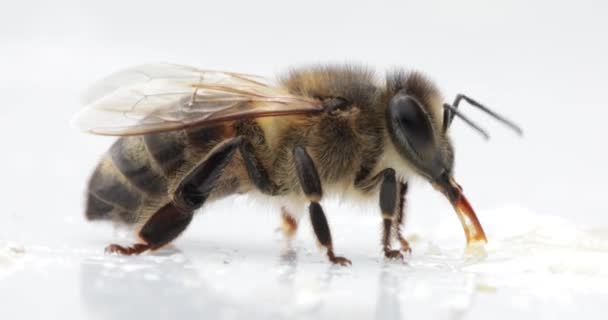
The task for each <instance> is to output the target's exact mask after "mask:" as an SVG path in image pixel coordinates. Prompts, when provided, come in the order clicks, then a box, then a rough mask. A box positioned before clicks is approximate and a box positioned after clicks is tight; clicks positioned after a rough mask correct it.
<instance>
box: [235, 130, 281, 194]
mask: <svg viewBox="0 0 608 320" xmlns="http://www.w3.org/2000/svg"><path fill="white" fill-rule="evenodd" d="M239 151H240V152H241V155H242V156H243V161H244V162H245V167H246V168H247V174H248V175H249V179H250V180H251V182H252V183H253V184H254V185H255V186H256V188H258V189H259V190H260V191H261V192H262V193H264V194H268V195H275V194H277V193H278V188H277V186H276V185H275V184H274V183H273V182H272V181H271V180H270V177H269V176H268V171H266V168H264V166H263V165H262V163H260V161H259V160H258V158H257V157H256V156H255V153H254V152H253V146H252V145H251V142H249V141H247V140H243V142H242V143H241V145H240V147H239Z"/></svg>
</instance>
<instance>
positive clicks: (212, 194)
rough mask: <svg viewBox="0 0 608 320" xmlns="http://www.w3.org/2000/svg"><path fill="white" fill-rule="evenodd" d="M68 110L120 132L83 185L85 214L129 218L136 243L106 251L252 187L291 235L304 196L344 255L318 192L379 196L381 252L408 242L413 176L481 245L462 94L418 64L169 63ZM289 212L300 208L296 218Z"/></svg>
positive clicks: (134, 73)
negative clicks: (456, 135)
mask: <svg viewBox="0 0 608 320" xmlns="http://www.w3.org/2000/svg"><path fill="white" fill-rule="evenodd" d="M92 92H93V94H92V95H91V97H90V100H91V101H92V102H91V103H90V104H89V105H88V106H87V107H86V108H85V109H84V110H83V111H82V112H81V114H79V116H78V117H77V118H76V123H77V125H78V126H80V127H81V128H83V129H85V130H87V131H89V132H92V133H96V134H102V135H116V136H122V137H121V138H120V139H118V141H116V143H114V145H113V146H112V147H111V148H110V150H109V151H108V152H107V153H106V154H105V156H104V157H103V158H102V160H101V162H100V163H99V165H98V166H97V168H96V169H95V172H94V173H93V175H92V177H91V180H90V182H89V189H88V195H87V197H88V199H87V205H86V216H87V218H88V219H91V220H98V219H110V220H114V221H118V222H122V223H126V224H130V225H133V226H135V227H137V228H138V230H139V234H138V235H139V237H140V238H141V240H142V242H141V243H138V244H135V245H133V246H130V247H122V246H119V245H115V244H114V245H110V246H108V248H107V250H108V251H110V252H117V253H122V254H138V253H141V252H143V251H146V250H155V249H158V248H160V247H161V246H163V245H165V244H168V243H169V242H171V241H172V240H174V239H175V238H176V237H177V236H178V235H179V234H180V233H181V232H182V231H184V230H185V229H186V227H187V226H188V224H189V223H190V221H191V220H192V216H193V212H194V211H195V210H197V209H199V208H200V207H202V206H203V204H204V203H205V202H206V201H207V200H214V199H219V198H221V197H224V196H227V195H230V194H235V193H260V194H263V195H267V196H271V197H274V198H275V199H277V200H278V201H280V202H281V204H282V206H283V210H282V211H283V219H284V226H285V231H286V233H288V234H293V232H295V230H296V227H297V213H298V209H300V208H301V207H300V205H302V208H303V207H304V205H306V204H308V210H309V214H310V219H311V222H312V226H313V230H314V232H315V234H316V236H317V239H318V241H319V243H320V244H321V245H322V246H323V247H325V248H326V249H327V255H328V257H329V259H330V260H331V261H332V262H334V263H338V264H348V263H350V261H349V260H347V259H346V258H343V257H338V256H335V255H334V251H333V247H332V241H331V235H330V231H329V226H328V224H327V220H326V218H325V214H324V212H323V209H322V208H321V206H320V205H319V202H320V200H321V199H322V197H323V195H324V193H331V192H340V193H343V192H345V191H352V192H354V193H356V194H359V195H360V196H365V197H369V196H373V195H377V194H379V203H380V209H381V212H382V219H383V223H382V228H383V237H382V243H383V249H384V252H385V255H386V257H389V258H395V257H399V258H400V257H402V254H401V253H400V251H399V250H392V249H391V246H390V243H391V235H393V236H395V237H396V238H397V240H399V242H400V244H401V249H402V250H409V245H408V243H407V241H405V239H404V238H403V237H402V235H401V230H400V225H401V222H402V217H403V214H402V211H403V205H404V201H405V195H406V192H407V181H408V179H409V178H410V177H412V176H420V177H422V178H423V179H426V180H427V181H429V182H431V183H432V184H433V186H435V187H436V188H437V189H438V190H439V191H441V192H442V193H443V194H445V195H446V196H447V198H448V199H449V201H450V202H451V203H452V204H453V205H454V207H455V209H456V211H457V213H458V214H459V217H460V219H461V222H462V225H463V228H464V229H465V234H466V236H467V242H468V243H472V242H477V241H481V242H484V241H485V235H484V233H483V230H482V228H481V225H480V224H479V221H478V220H477V218H476V216H475V213H474V212H473V209H472V208H471V207H470V206H469V204H468V202H467V200H466V198H465V197H464V196H463V194H462V189H461V188H460V186H459V185H458V184H457V183H456V182H455V181H454V179H453V178H452V168H453V149H452V145H451V143H450V140H449V138H448V134H447V133H448V132H447V129H448V128H449V125H450V123H451V121H452V120H453V118H454V116H459V117H461V118H462V119H463V120H464V121H466V122H467V123H469V124H470V125H472V126H474V127H475V128H476V129H478V130H480V131H481V132H482V133H484V134H485V132H483V131H482V130H481V129H480V128H479V127H477V126H476V125H475V124H473V123H472V122H470V120H468V119H467V118H466V117H464V116H463V115H462V114H461V113H460V112H459V111H457V107H458V104H459V102H460V101H461V100H465V101H467V102H469V103H470V104H472V105H474V106H477V107H479V108H481V109H483V110H485V111H486V112H488V113H490V114H491V115H493V116H495V117H496V118H497V119H499V120H501V121H503V122H504V123H506V124H507V125H509V126H511V127H513V128H514V129H516V130H518V131H519V132H520V133H521V130H520V129H519V128H518V127H517V126H515V125H514V124H512V123H511V122H509V121H508V120H505V119H504V118H501V117H500V116H498V115H496V114H495V113H493V112H492V111H490V110H488V109H487V108H485V107H483V106H482V105H480V104H478V103H477V102H475V101H474V100H472V99H470V98H468V97H466V96H464V95H459V96H458V97H457V99H456V101H455V102H454V103H453V104H452V105H449V104H445V103H443V101H442V99H441V96H440V94H439V91H438V90H437V88H436V87H435V86H434V85H433V84H432V83H431V82H429V81H428V80H427V79H425V78H424V77H423V76H422V75H421V74H420V73H415V72H412V73H405V72H401V71H397V72H394V73H390V74H389V75H388V76H387V80H386V83H385V84H382V85H381V84H379V83H378V82H377V81H376V79H375V78H374V76H373V74H372V73H371V72H370V71H368V70H366V69H364V68H360V67H352V66H329V67H314V68H305V69H299V70H294V71H292V72H290V73H289V74H288V75H287V76H286V77H283V78H281V79H280V80H279V81H278V84H277V85H270V84H269V83H268V82H267V81H265V80H264V79H262V78H258V77H255V76H250V75H245V74H238V73H230V72H219V71H208V70H198V69H194V68H190V67H185V66H177V65H168V64H160V65H145V66H141V67H136V68H133V69H130V70H127V71H123V72H120V73H118V74H116V75H114V76H111V77H110V78H108V79H106V81H103V82H102V83H101V84H100V85H99V86H97V87H96V88H95V89H94V90H93V91H92ZM294 214H295V215H294Z"/></svg>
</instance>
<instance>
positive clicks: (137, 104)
mask: <svg viewBox="0 0 608 320" xmlns="http://www.w3.org/2000/svg"><path fill="white" fill-rule="evenodd" d="M83 102H84V104H86V106H85V107H84V109H83V110H82V111H81V112H80V113H78V114H77V115H76V117H75V119H74V124H75V125H76V127H78V128H80V129H82V130H84V131H87V132H90V133H94V134H101V135H115V136H125V135H137V134H145V133H151V132H162V131H171V130H179V129H183V128H187V127H192V126H203V125H206V124H210V123H217V122H222V121H229V120H239V119H247V118H256V117H268V116H279V115H293V114H309V113H314V112H318V111H322V110H323V108H322V106H321V104H320V103H319V102H318V101H317V100H314V99H311V98H307V97H302V96H296V95H292V94H290V93H288V92H287V91H286V90H285V89H283V88H280V87H276V86H273V85H271V84H270V83H269V82H268V81H267V80H265V79H264V78H261V77H257V76H253V75H247V74H241V73H232V72H223V71H213V70H200V69H196V68H192V67H188V66H180V65H173V64H153V65H142V66H138V67H134V68H131V69H127V70H125V71H121V72H118V73H116V74H113V75H111V76H109V77H108V78H106V79H104V80H102V81H100V82H99V83H98V84H96V85H94V86H93V87H92V88H91V89H90V90H89V91H88V92H87V93H86V94H85V96H84V97H83Z"/></svg>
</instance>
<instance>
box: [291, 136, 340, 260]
mask: <svg viewBox="0 0 608 320" xmlns="http://www.w3.org/2000/svg"><path fill="white" fill-rule="evenodd" d="M293 157H294V161H295V164H296V172H297V175H298V180H299V181H300V186H301V187H302V191H303V192H304V194H305V195H306V197H308V200H310V205H309V207H308V211H309V213H310V221H311V223H312V228H313V230H314V232H315V235H316V236H317V240H318V241H319V243H320V244H321V245H322V246H324V247H325V248H326V249H327V257H328V258H329V261H331V262H333V263H335V264H339V265H343V266H344V265H349V264H351V262H350V260H348V259H346V258H344V257H339V256H336V255H335V254H334V249H333V244H332V241H331V232H330V231H329V224H328V223H327V218H326V217H325V213H324V212H323V208H322V207H321V205H320V204H319V201H321V198H322V197H323V190H322V188H321V180H320V179H319V174H318V173H317V169H316V168H315V164H314V163H313V161H312V159H311V158H310V156H309V155H308V153H307V152H306V150H304V148H302V147H300V146H298V147H295V149H294V150H293Z"/></svg>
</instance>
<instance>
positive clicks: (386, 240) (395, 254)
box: [380, 169, 403, 259]
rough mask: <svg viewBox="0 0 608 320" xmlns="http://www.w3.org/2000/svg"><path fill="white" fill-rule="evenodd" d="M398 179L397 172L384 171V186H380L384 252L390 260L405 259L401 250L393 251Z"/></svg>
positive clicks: (397, 206)
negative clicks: (392, 238)
mask: <svg viewBox="0 0 608 320" xmlns="http://www.w3.org/2000/svg"><path fill="white" fill-rule="evenodd" d="M397 189H398V186H397V178H396V177H395V170H393V169H386V170H384V171H383V178H382V184H381V185H380V210H381V211H382V250H384V256H385V257H387V258H389V259H403V255H402V254H401V252H400V251H399V250H392V249H391V230H392V229H393V221H394V220H395V214H396V213H397V210H398V208H399V205H398V203H397V193H398V190H397Z"/></svg>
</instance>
